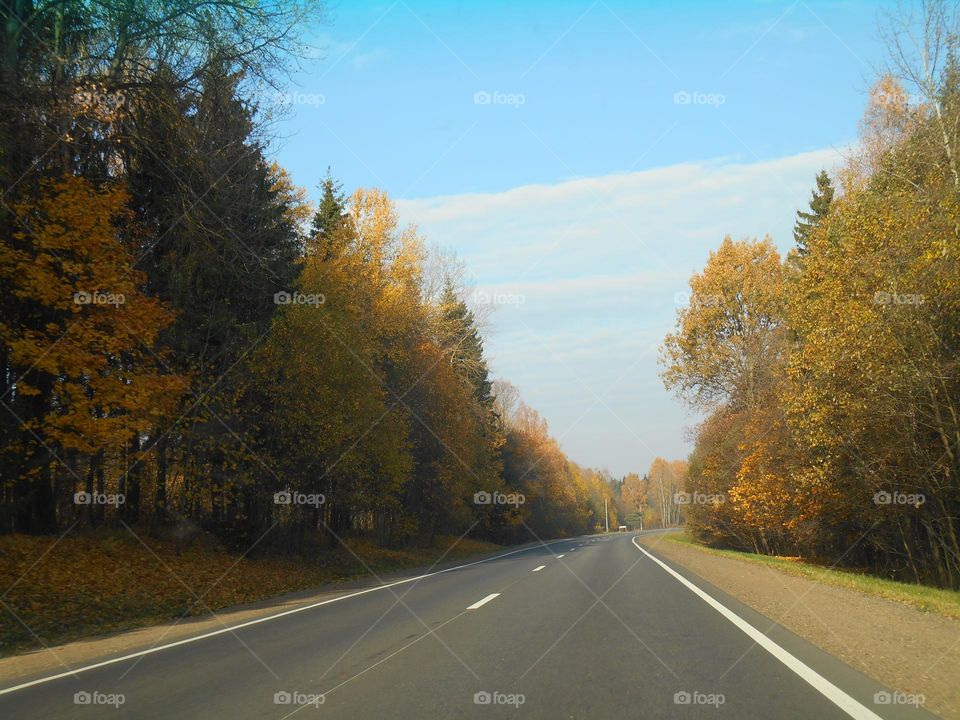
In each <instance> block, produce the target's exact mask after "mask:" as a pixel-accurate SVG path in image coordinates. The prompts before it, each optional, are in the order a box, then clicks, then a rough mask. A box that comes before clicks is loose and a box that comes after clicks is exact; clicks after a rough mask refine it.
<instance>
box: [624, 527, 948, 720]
mask: <svg viewBox="0 0 960 720" xmlns="http://www.w3.org/2000/svg"><path fill="white" fill-rule="evenodd" d="M638 542H640V543H641V544H642V545H644V547H646V548H648V549H650V550H652V551H654V552H655V553H657V554H658V555H660V556H661V557H663V558H664V559H665V560H668V561H671V562H673V563H676V564H677V565H680V566H682V567H685V568H686V569H688V570H690V571H691V572H692V573H694V574H696V575H698V576H700V577H701V578H703V579H704V580H706V581H707V582H709V583H711V584H713V585H715V586H716V587H718V588H720V589H721V590H723V591H724V592H726V593H728V594H729V595H732V596H733V597H735V598H737V599H738V600H740V601H741V602H743V603H744V604H746V605H748V606H750V607H751V608H753V609H754V610H756V611H757V612H759V613H762V614H763V615H765V616H767V617H769V618H770V619H771V620H774V621H776V622H777V623H779V624H780V625H782V626H783V627H785V628H787V629H788V630H790V631H791V632H793V633H796V634H797V635H799V636H800V637H803V638H804V639H806V640H807V641H809V642H811V643H813V644H814V645H816V646H817V647H819V648H821V649H822V650H825V651H826V652H828V653H830V654H832V655H833V656H835V657H837V658H839V659H841V660H843V661H844V662H845V663H847V664H848V665H849V666H851V667H853V668H856V669H857V670H859V671H860V672H862V673H864V674H865V675H868V676H869V677H872V678H873V679H875V680H877V681H879V682H881V683H883V684H884V685H886V686H887V687H889V688H890V689H891V690H899V691H901V692H905V693H913V694H922V695H924V696H925V698H926V702H925V705H924V707H925V708H926V709H927V710H929V711H930V712H933V713H936V714H937V715H940V716H941V717H943V718H947V719H948V720H949V719H954V718H956V719H957V720H960V683H958V682H957V681H958V679H960V621H958V620H955V619H952V618H948V617H943V616H941V615H937V614H933V613H927V612H923V611H921V610H918V609H916V608H913V607H910V606H908V605H904V604H902V603H898V602H895V601H892V600H887V599H884V598H879V597H873V596H870V595H867V594H864V593H861V592H857V591H855V590H850V589H847V588H841V587H833V586H828V585H824V584H821V583H818V582H815V581H812V580H809V579H806V578H801V577H795V576H793V575H789V574H787V573H784V572H780V571H779V570H776V569H774V568H771V567H767V566H763V565H756V564H753V563H750V562H746V561H743V560H738V559H734V558H727V557H720V556H717V555H714V554H712V553H708V552H706V551H705V550H703V549H701V548H698V547H696V546H693V545H687V544H682V543H677V542H673V541H671V540H668V539H666V537H665V536H664V535H646V536H640V537H639V538H638Z"/></svg>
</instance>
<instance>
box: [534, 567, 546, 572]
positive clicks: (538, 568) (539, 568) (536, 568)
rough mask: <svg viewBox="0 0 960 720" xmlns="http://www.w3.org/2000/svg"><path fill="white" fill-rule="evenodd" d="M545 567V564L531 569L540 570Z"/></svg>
mask: <svg viewBox="0 0 960 720" xmlns="http://www.w3.org/2000/svg"><path fill="white" fill-rule="evenodd" d="M545 567H546V565H541V566H540V567H535V568H534V569H533V571H534V572H540V571H541V570H543V569H544V568H545Z"/></svg>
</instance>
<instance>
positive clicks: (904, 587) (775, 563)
mask: <svg viewBox="0 0 960 720" xmlns="http://www.w3.org/2000/svg"><path fill="white" fill-rule="evenodd" d="M658 537H662V538H663V539H664V540H668V541H670V542H674V543H680V544H682V545H688V546H692V547H695V548H697V549H698V550H700V551H702V552H706V553H711V554H713V555H719V556H721V557H728V558H733V559H735V560H741V561H743V562H749V563H753V564H755V565H766V566H768V567H772V568H776V569H777V570H780V571H782V572H785V573H787V574H789V575H795V576H797V577H802V578H806V579H808V580H814V581H816V582H819V583H823V584H824V585H834V586H837V587H843V588H847V589H849V590H856V591H858V592H862V593H865V594H867V595H874V596H877V597H882V598H885V599H887V600H894V601H896V602H901V603H905V604H907V605H911V606H913V607H915V608H917V609H919V610H923V611H925V612H931V613H936V614H938V615H943V616H945V617H949V618H953V619H954V620H960V592H956V591H953V590H941V589H940V588H935V587H929V586H926V585H916V584H912V583H904V582H898V581H896V580H886V579H884V578H879V577H876V576H874V575H868V574H866V573H863V572H856V571H851V570H846V569H844V570H840V569H837V568H828V567H823V566H822V565H817V564H815V563H811V562H806V561H804V560H801V559H800V558H797V557H778V556H771V555H757V554H756V553H750V552H742V551H739V550H721V549H718V548H711V547H707V546H705V545H702V544H700V543H699V542H697V541H696V540H694V539H693V538H691V537H690V536H689V535H687V534H686V533H664V534H663V535H661V536H658Z"/></svg>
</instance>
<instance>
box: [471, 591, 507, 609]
mask: <svg viewBox="0 0 960 720" xmlns="http://www.w3.org/2000/svg"><path fill="white" fill-rule="evenodd" d="M495 597H500V593H490V594H489V595H487V596H486V597H485V598H483V600H477V601H476V602H475V603H474V604H473V605H470V606H468V607H467V610H476V609H477V608H478V607H483V606H484V605H486V604H487V603H488V602H490V601H491V600H493V599H494V598H495Z"/></svg>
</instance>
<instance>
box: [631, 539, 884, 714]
mask: <svg viewBox="0 0 960 720" xmlns="http://www.w3.org/2000/svg"><path fill="white" fill-rule="evenodd" d="M632 542H633V544H634V546H635V547H636V548H637V550H639V551H640V552H642V553H643V554H644V555H646V556H647V557H648V558H650V559H651V560H653V561H654V562H655V563H656V564H657V565H659V566H660V567H662V568H663V569H664V570H666V571H667V572H668V573H670V574H671V575H673V576H674V577H675V578H676V579H677V580H679V581H680V582H681V583H683V584H684V585H685V586H686V587H687V588H688V589H689V590H691V591H692V592H693V593H694V594H695V595H697V596H698V597H699V598H700V599H701V600H703V601H704V602H706V603H707V605H709V606H710V607H712V608H713V609H714V610H716V611H717V612H718V613H720V614H721V615H723V616H724V617H725V618H726V619H727V620H729V621H730V622H732V623H733V624H734V625H736V626H737V627H738V628H740V630H742V631H743V632H745V633H746V634H747V635H748V636H749V637H750V639H752V640H753V641H754V642H755V643H757V645H759V646H760V647H762V648H763V649H764V650H766V651H767V652H768V653H770V654H771V655H773V656H774V657H775V658H776V659H777V660H779V661H780V662H782V663H783V664H784V665H786V666H787V667H788V668H790V669H791V670H793V672H795V673H796V674H797V675H799V676H800V678H801V679H802V680H804V681H806V682H807V683H809V684H810V685H812V686H813V688H814V689H816V690H817V691H819V692H820V693H821V694H822V695H823V696H824V697H826V698H827V700H829V701H830V702H832V703H833V704H834V705H836V706H837V707H838V708H840V709H841V710H843V711H844V712H845V713H846V714H847V715H849V716H850V717H852V718H856V720H883V718H881V717H880V716H879V715H877V714H876V713H875V712H873V711H872V710H871V709H870V708H868V707H866V706H865V705H862V704H861V703H860V702H859V701H857V700H855V699H854V698H852V697H850V696H849V695H847V693H845V692H844V691H843V690H841V689H840V688H838V687H837V686H836V685H834V684H833V683H832V682H830V681H829V680H827V679H826V678H825V677H823V675H821V674H820V673H818V672H817V671H816V670H814V669H813V668H811V667H810V666H809V665H807V664H806V663H804V662H803V661H801V660H798V659H797V658H795V657H794V656H793V655H791V654H790V653H789V652H787V651H786V650H784V649H783V648H782V647H780V646H779V645H777V643H775V642H774V641H773V640H771V639H770V638H768V637H767V636H766V635H764V634H763V633H762V632H760V631H759V630H757V629H756V628H755V627H754V626H753V625H751V624H750V623H748V622H747V621H746V620H744V619H743V618H742V617H740V616H739V615H737V614H736V613H735V612H733V610H730V609H729V608H728V607H727V606H726V605H724V604H722V603H721V602H720V601H719V600H715V599H714V598H713V596H711V595H708V594H707V593H705V592H704V591H703V590H701V589H700V588H699V587H697V586H696V585H694V584H693V583H692V582H690V581H689V580H687V579H686V578H685V577H683V575H681V574H680V573H678V572H676V571H675V570H674V569H673V568H671V567H670V566H668V565H667V564H666V563H664V562H662V561H661V560H659V559H657V558H655V557H654V556H653V555H651V554H650V553H648V552H647V551H646V550H644V549H643V548H642V547H640V545H639V544H638V543H637V539H636V538H634V539H633V541H632Z"/></svg>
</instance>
